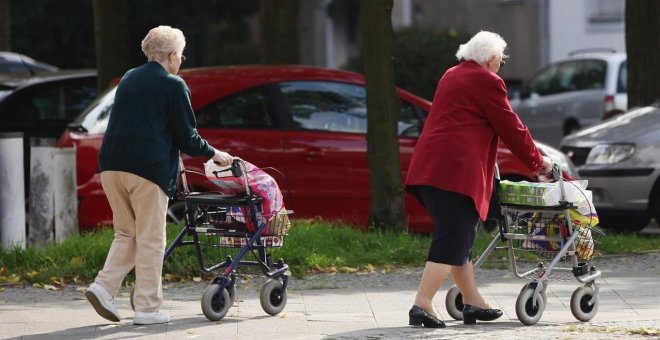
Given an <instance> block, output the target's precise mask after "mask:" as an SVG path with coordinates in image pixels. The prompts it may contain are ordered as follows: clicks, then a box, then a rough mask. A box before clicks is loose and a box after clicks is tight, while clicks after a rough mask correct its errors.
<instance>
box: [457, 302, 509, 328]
mask: <svg viewBox="0 0 660 340" xmlns="http://www.w3.org/2000/svg"><path fill="white" fill-rule="evenodd" d="M500 316H502V311H501V310H499V309H492V308H491V309H481V308H477V307H475V306H472V305H465V306H464V307H463V324H465V325H471V324H475V323H477V320H479V321H493V320H495V319H498V318H499V317H500Z"/></svg>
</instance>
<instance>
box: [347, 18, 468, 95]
mask: <svg viewBox="0 0 660 340" xmlns="http://www.w3.org/2000/svg"><path fill="white" fill-rule="evenodd" d="M467 38H468V36H466V35H464V34H462V33H459V32H457V31H456V30H454V29H438V28H431V27H422V26H411V27H407V28H404V29H402V30H399V31H397V32H396V36H395V39H394V40H395V41H394V75H395V78H396V82H397V84H396V85H397V86H399V87H401V88H403V89H406V90H408V91H410V92H412V93H414V94H416V95H418V96H421V97H424V98H426V99H428V100H432V99H433V94H434V93H435V87H436V85H437V84H438V80H440V77H441V76H442V75H443V74H444V72H445V71H446V70H447V69H448V68H450V67H452V66H454V65H456V64H457V60H456V56H455V54H456V51H457V50H458V46H459V45H460V44H461V43H464V42H466V41H467ZM343 68H345V69H348V70H351V71H355V72H362V71H363V67H362V56H358V57H357V58H352V59H351V60H349V61H348V62H347V63H346V65H344V67H343Z"/></svg>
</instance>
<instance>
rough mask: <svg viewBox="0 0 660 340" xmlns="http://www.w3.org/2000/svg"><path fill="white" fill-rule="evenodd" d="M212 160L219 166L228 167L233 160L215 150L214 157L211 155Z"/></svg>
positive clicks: (224, 153)
mask: <svg viewBox="0 0 660 340" xmlns="http://www.w3.org/2000/svg"><path fill="white" fill-rule="evenodd" d="M213 160H214V161H215V162H217V163H218V165H220V166H230V165H231V162H232V161H233V160H234V157H232V156H231V155H230V154H228V153H226V152H224V151H220V150H218V149H215V155H213Z"/></svg>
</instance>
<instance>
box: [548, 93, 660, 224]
mask: <svg viewBox="0 0 660 340" xmlns="http://www.w3.org/2000/svg"><path fill="white" fill-rule="evenodd" d="M561 144H562V146H561V149H562V151H564V152H565V153H566V154H567V155H569V156H570V157H571V159H572V160H573V162H574V163H575V165H576V166H578V171H579V174H580V177H581V178H583V179H586V180H588V181H589V188H590V189H591V190H592V192H593V200H594V206H595V207H596V210H597V211H598V214H599V217H600V221H601V224H603V225H604V226H608V227H611V228H615V229H622V230H629V231H637V230H641V229H643V228H644V227H646V226H647V225H648V223H649V220H650V218H652V217H655V219H656V220H660V103H656V104H655V105H652V106H648V107H642V108H638V109H635V110H631V111H629V112H627V113H625V114H623V115H620V116H618V117H616V118H612V119H610V120H607V121H605V122H602V123H600V124H598V125H596V126H593V127H591V128H588V129H585V130H582V131H579V132H577V133H575V134H572V135H570V136H567V137H565V138H564V139H563V140H562V143H561Z"/></svg>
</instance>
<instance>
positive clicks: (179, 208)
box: [167, 200, 186, 224]
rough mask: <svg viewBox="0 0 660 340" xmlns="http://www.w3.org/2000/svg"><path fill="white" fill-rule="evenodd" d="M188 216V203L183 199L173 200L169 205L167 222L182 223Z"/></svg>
mask: <svg viewBox="0 0 660 340" xmlns="http://www.w3.org/2000/svg"><path fill="white" fill-rule="evenodd" d="M185 218H186V204H185V203H184V202H183V201H176V200H174V201H171V202H170V204H169V206H168V207H167V222H168V223H174V224H182V223H184V222H185Z"/></svg>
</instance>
